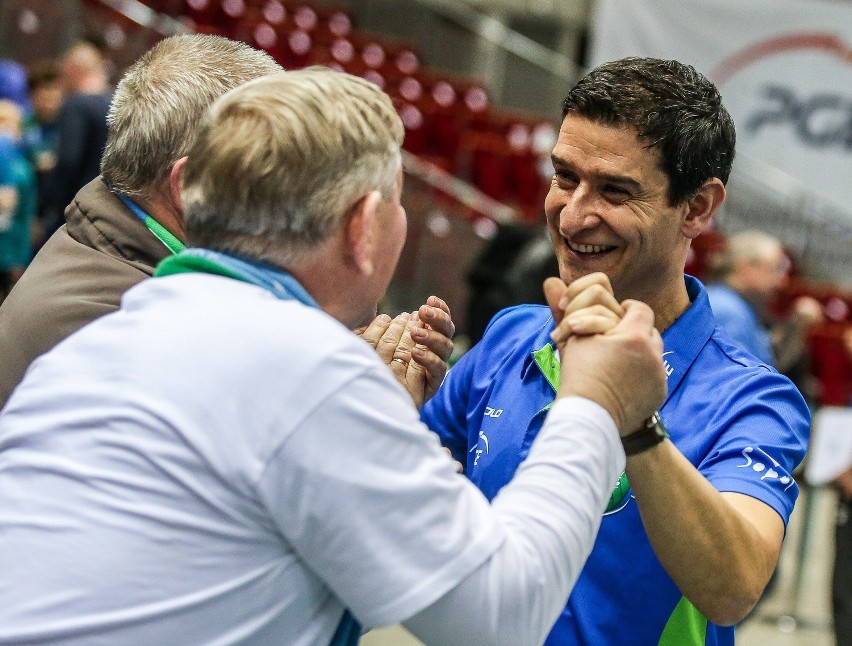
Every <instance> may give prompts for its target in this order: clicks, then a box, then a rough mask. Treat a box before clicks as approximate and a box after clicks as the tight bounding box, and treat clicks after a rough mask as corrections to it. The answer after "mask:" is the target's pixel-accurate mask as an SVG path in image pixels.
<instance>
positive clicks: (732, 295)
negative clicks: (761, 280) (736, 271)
mask: <svg viewBox="0 0 852 646" xmlns="http://www.w3.org/2000/svg"><path fill="white" fill-rule="evenodd" d="M707 298H709V299H710V307H711V308H712V309H713V316H714V317H715V319H716V322H717V323H718V324H719V325H720V326H721V327H722V329H723V330H725V332H727V333H728V334H729V335H730V337H731V338H732V339H734V341H736V342H737V343H739V344H741V345H742V346H743V347H744V348H745V349H746V350H748V351H749V352H751V353H752V354H753V355H754V356H756V357H757V358H758V359H760V360H761V361H763V362H765V363H767V364H769V365H770V366H774V365H775V358H774V357H773V355H772V339H771V335H770V334H769V330H767V329H766V328H765V327H763V325H761V323H760V321H759V320H758V318H757V314H756V313H755V311H754V308H753V307H752V306H751V305H749V304H748V301H746V299H744V298H743V297H742V296H740V295H739V294H738V293H737V292H735V291H734V290H733V289H731V288H730V287H728V286H727V285H722V284H716V285H708V286H707Z"/></svg>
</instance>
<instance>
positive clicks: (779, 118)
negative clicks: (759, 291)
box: [590, 0, 852, 212]
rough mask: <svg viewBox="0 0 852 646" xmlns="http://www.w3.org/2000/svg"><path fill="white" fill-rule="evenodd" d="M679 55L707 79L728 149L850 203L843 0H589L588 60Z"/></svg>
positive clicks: (848, 14) (850, 111)
mask: <svg viewBox="0 0 852 646" xmlns="http://www.w3.org/2000/svg"><path fill="white" fill-rule="evenodd" d="M625 56H653V57H657V58H671V59H676V60H679V61H682V62H684V63H689V64H691V65H693V66H694V67H695V68H696V69H697V70H698V71H700V72H702V73H703V74H704V75H706V76H707V77H708V78H710V79H711V80H712V81H714V82H715V83H716V85H717V86H718V87H719V90H720V91H721V93H722V98H723V101H724V103H725V105H726V106H727V108H728V110H729V111H730V113H731V116H732V117H733V118H734V122H735V124H736V127H737V150H738V152H740V153H744V154H746V155H749V156H751V157H756V158H758V159H762V160H764V161H766V162H768V163H770V164H772V165H773V166H775V167H777V168H779V169H781V170H782V171H784V172H786V173H787V174H789V175H791V176H792V177H794V178H797V179H800V180H801V181H802V182H804V184H805V185H806V186H807V187H808V188H809V189H811V190H813V191H816V192H817V193H819V194H821V195H822V196H824V197H825V198H827V199H829V200H830V201H831V202H834V203H835V204H837V205H840V206H841V207H844V210H846V211H850V212H852V206H850V202H849V195H850V189H851V188H852V2H849V1H848V0H835V1H830V0H668V1H666V0H597V5H596V9H595V17H594V22H593V40H592V51H591V57H590V58H591V60H590V65H591V66H595V65H598V64H600V63H602V62H605V61H610V60H614V59H618V58H623V57H625Z"/></svg>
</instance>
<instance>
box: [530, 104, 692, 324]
mask: <svg viewBox="0 0 852 646" xmlns="http://www.w3.org/2000/svg"><path fill="white" fill-rule="evenodd" d="M553 165H554V176H553V180H552V182H551V186H550V191H549V192H548V194H547V197H546V198H545V203H544V208H545V213H546V215H547V222H548V226H549V229H550V234H551V240H552V242H553V248H554V250H555V252H556V257H557V259H558V260H559V272H560V276H561V277H562V279H563V280H564V281H566V282H568V283H570V282H572V281H574V280H576V279H577V278H580V277H582V276H585V275H587V274H590V273H592V272H596V271H602V272H604V273H606V274H607V275H608V276H609V278H610V281H611V282H612V285H613V288H614V290H615V295H616V297H617V298H618V299H619V300H624V299H625V298H633V299H637V300H641V301H644V302H646V303H648V304H649V305H650V306H651V307H652V308H653V309H654V312H655V314H656V315H657V319H658V326H659V325H660V323H662V322H663V321H666V322H665V323H664V325H668V324H670V323H671V322H672V321H673V320H674V319H675V318H676V317H677V316H679V315H680V313H682V312H683V311H684V310H685V309H686V307H688V306H689V298H688V296H687V294H686V288H685V286H684V281H683V267H684V264H685V262H686V254H687V250H688V248H689V238H690V237H694V235H693V233H694V232H693V231H691V230H690V231H689V232H688V233H689V237H687V235H686V234H685V233H684V231H683V228H684V226H683V225H684V221H685V219H686V218H687V215H688V213H689V211H690V206H689V203H688V202H685V203H683V204H680V205H676V206H671V205H669V201H668V188H669V181H668V178H667V177H666V175H665V173H664V172H663V171H662V169H661V168H660V163H659V152H658V151H657V150H655V149H649V148H646V147H645V145H644V143H643V142H642V141H640V140H639V138H638V137H637V135H636V132H635V130H633V129H632V128H629V127H617V126H610V125H606V124H601V123H597V122H593V121H590V120H588V119H585V118H583V117H580V116H578V115H576V114H573V113H569V114H568V115H567V116H566V117H565V120H564V121H563V123H562V127H561V128H560V131H559V137H558V140H557V142H556V146H555V147H554V149H553ZM695 235H697V233H696V234H695Z"/></svg>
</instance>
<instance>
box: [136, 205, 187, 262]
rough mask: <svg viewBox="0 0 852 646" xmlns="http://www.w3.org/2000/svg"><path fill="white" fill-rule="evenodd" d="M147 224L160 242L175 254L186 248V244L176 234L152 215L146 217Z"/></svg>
mask: <svg viewBox="0 0 852 646" xmlns="http://www.w3.org/2000/svg"><path fill="white" fill-rule="evenodd" d="M146 215H147V214H146ZM145 226H146V227H148V230H149V231H150V232H151V233H153V234H154V235H155V236H156V237H157V239H158V240H159V241H160V242H162V243H163V244H164V245H166V249H168V250H169V251H171V252H172V253H173V254H176V253H180V252H181V251H183V250H184V249H186V245H185V244H184V243H182V242H181V241H180V240H178V239H177V236H175V234H173V233H172V232H171V231H169V230H168V229H167V228H166V227H164V226H163V225H162V224H160V223H159V222H157V221H156V220H155V219H154V218H152V217H151V216H150V215H147V217H146V218H145Z"/></svg>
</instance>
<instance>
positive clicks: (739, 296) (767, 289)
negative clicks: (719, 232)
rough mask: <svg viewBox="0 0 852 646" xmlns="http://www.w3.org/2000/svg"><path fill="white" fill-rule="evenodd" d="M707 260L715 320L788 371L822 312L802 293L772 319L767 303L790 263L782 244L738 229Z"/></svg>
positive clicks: (756, 353)
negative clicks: (784, 312)
mask: <svg viewBox="0 0 852 646" xmlns="http://www.w3.org/2000/svg"><path fill="white" fill-rule="evenodd" d="M710 265H711V266H710V278H711V280H712V281H713V282H714V284H711V285H710V286H708V288H707V294H708V296H709V297H710V305H711V307H712V308H713V314H714V315H715V316H716V321H717V322H718V323H719V325H720V326H721V327H722V328H723V329H724V330H725V331H726V332H727V333H728V334H729V335H730V336H731V337H733V338H734V340H735V341H737V342H738V343H739V344H740V345H742V346H743V347H744V348H745V349H746V350H748V351H749V352H751V353H752V354H753V355H754V356H756V357H757V358H758V359H760V360H761V361H763V362H764V363H766V364H767V365H770V366H774V367H776V368H777V369H778V371H779V372H782V373H785V374H786V373H790V372H791V371H792V370H793V368H794V367H795V366H796V365H797V364H798V363H799V362H801V361H802V359H803V357H804V353H805V331H806V329H807V328H808V327H809V326H811V325H814V324H816V323H819V322H820V321H821V320H822V316H823V315H822V306H821V305H820V304H819V302H818V301H817V300H816V299H814V298H811V297H810V296H800V297H799V298H797V299H796V300H795V301H794V303H793V306H792V309H791V312H790V315H789V316H788V317H787V318H786V319H785V320H784V321H772V320H771V319H770V317H769V313H768V306H769V304H770V302H771V301H772V299H773V298H775V297H776V296H777V295H778V293H779V292H780V291H781V289H782V288H783V287H784V285H785V284H786V282H787V278H788V271H789V268H790V260H789V258H788V257H787V255H786V254H785V252H784V248H783V246H782V245H781V243H780V242H779V241H778V240H777V239H776V238H774V237H772V236H770V235H768V234H766V233H762V232H760V231H743V232H741V233H736V234H734V235H732V236H730V237H729V238H728V240H727V244H726V245H725V248H724V249H723V251H722V252H721V253H719V254H718V255H717V256H715V257H714V258H713V259H711V263H710ZM797 372H798V371H797ZM788 376H789V375H788ZM797 385H798V384H797Z"/></svg>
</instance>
